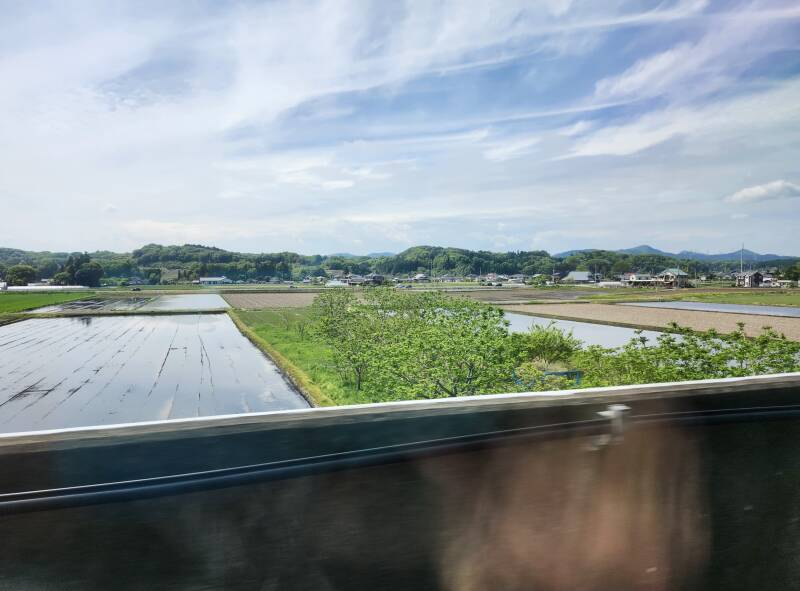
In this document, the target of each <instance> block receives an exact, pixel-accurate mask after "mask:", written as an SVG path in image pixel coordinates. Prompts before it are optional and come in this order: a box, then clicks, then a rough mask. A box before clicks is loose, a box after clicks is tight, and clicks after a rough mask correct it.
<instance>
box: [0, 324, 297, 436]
mask: <svg viewBox="0 0 800 591" xmlns="http://www.w3.org/2000/svg"><path fill="white" fill-rule="evenodd" d="M0 375H2V376H3V380H2V382H0V432H6V433H9V432H17V431H27V430H40V429H56V428H65V427H77V426H86V425H107V424H114V423H128V422H138V421H151V420H162V419H176V418H188V417H197V416H211V415H220V414H236V413H245V412H257V411H266V410H284V409H291V408H303V407H306V406H308V405H307V403H306V402H305V400H304V399H303V398H302V397H301V396H300V395H299V394H298V393H297V392H295V391H294V390H293V388H292V387H291V386H290V385H289V384H288V383H287V382H286V381H285V380H284V378H283V377H282V375H281V374H280V372H279V371H278V369H277V367H276V366H275V365H274V364H273V363H272V362H271V361H270V360H268V359H267V358H265V357H264V356H263V355H262V354H261V352H260V351H259V350H258V349H256V348H255V347H254V346H253V345H252V344H251V343H250V342H249V341H248V340H247V339H246V338H245V337H244V336H242V334H241V333H240V332H239V331H238V329H237V328H236V326H235V325H234V324H233V322H232V321H231V319H230V318H229V317H228V316H227V315H224V314H193V315H177V316H172V315H170V316H99V317H98V316H96V317H92V316H81V317H78V318H36V319H31V320H25V321H23V322H18V323H15V324H10V325H7V326H3V327H0Z"/></svg>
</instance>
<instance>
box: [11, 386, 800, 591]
mask: <svg viewBox="0 0 800 591" xmlns="http://www.w3.org/2000/svg"><path fill="white" fill-rule="evenodd" d="M798 411H800V375H797V374H792V375H784V376H767V377H756V378H742V379H729V380H717V381H708V382H693V383H681V384H660V385H657V386H642V387H638V386H637V387H627V388H611V389H596V390H584V391H582V392H580V393H575V394H570V393H566V394H562V393H560V394H559V395H556V396H554V395H546V394H545V395H525V394H522V395H509V396H502V395H501V396H484V397H480V398H464V399H457V400H439V401H434V402H409V403H398V404H390V405H385V404H384V405H370V406H361V407H358V406H356V407H348V408H332V409H311V410H298V411H286V412H273V413H263V414H259V415H237V416H232V417H222V418H211V419H192V420H185V421H178V422H175V421H172V422H169V423H164V422H159V423H150V424H140V425H132V426H124V427H110V428H91V429H78V430H71V431H58V432H52V433H42V434H35V433H28V434H22V435H6V436H0V466H2V470H1V471H0V486H2V492H3V493H4V494H3V495H2V496H1V497H0V572H2V573H3V578H2V586H3V588H9V589H44V588H58V589H86V588H94V589H101V588H102V589H112V588H113V589H160V588H175V589H217V588H225V589H317V590H327V589H446V590H459V591H462V590H467V591H469V590H478V589H509V590H517V589H519V590H522V589H609V590H610V589H614V590H619V589H655V590H661V589H731V588H736V589H759V590H761V589H788V588H793V587H795V586H796V585H797V584H798V581H800V561H798V560H797V558H796V557H797V556H798V550H800V459H798V458H800V453H798V452H799V451H800V449H799V448H800V420H798V419H799V418H800V414H798Z"/></svg>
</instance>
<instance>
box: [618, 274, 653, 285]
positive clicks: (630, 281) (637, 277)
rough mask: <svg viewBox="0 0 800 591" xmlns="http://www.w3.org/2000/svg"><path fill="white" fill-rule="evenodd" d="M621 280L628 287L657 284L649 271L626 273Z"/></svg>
mask: <svg viewBox="0 0 800 591" xmlns="http://www.w3.org/2000/svg"><path fill="white" fill-rule="evenodd" d="M621 281H622V284H623V285H625V286H626V287H652V286H653V285H655V279H654V278H653V276H652V275H650V274H649V273H625V274H624V275H623V276H622V279H621Z"/></svg>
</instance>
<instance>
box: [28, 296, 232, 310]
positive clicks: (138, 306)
mask: <svg viewBox="0 0 800 591" xmlns="http://www.w3.org/2000/svg"><path fill="white" fill-rule="evenodd" d="M226 308H230V306H229V305H228V303H227V302H226V301H225V300H224V299H222V296H220V295H217V294H215V293H209V294H183V295H180V294H178V295H162V296H156V297H148V296H138V297H126V298H88V299H82V300H78V301H75V302H64V303H61V304H54V305H52V306H45V307H43V308H37V309H36V310H33V312H122V311H131V310H139V311H143V312H151V311H175V312H176V311H179V310H180V311H183V310H198V311H199V310H225V309H226Z"/></svg>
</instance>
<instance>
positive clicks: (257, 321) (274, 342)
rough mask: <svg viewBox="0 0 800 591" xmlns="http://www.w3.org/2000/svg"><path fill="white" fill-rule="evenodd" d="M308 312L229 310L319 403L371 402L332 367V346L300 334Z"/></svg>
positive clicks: (234, 318)
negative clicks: (299, 326) (299, 329)
mask: <svg viewBox="0 0 800 591" xmlns="http://www.w3.org/2000/svg"><path fill="white" fill-rule="evenodd" d="M309 313H310V309H309V308H287V309H281V310H231V311H229V314H230V316H231V318H233V320H234V322H237V321H238V322H237V325H238V326H239V328H240V329H242V332H243V333H244V334H245V336H247V337H248V338H250V340H251V341H253V342H254V343H255V344H256V345H257V346H259V347H260V348H261V349H262V350H263V351H264V352H265V353H267V354H268V355H269V356H270V357H272V359H273V360H274V361H275V362H276V364H277V365H278V366H279V367H280V368H281V369H282V370H283V371H284V372H285V373H287V374H288V375H289V376H290V377H291V378H292V380H293V381H294V382H295V384H296V385H298V386H299V387H300V388H301V389H302V390H303V391H304V392H305V394H306V395H307V397H308V398H310V399H312V400H313V402H314V403H315V404H316V405H317V406H329V405H339V404H361V403H366V402H372V401H371V400H368V399H366V398H365V397H364V396H363V395H362V394H361V393H359V392H357V391H356V390H355V388H353V387H352V386H350V385H349V384H346V383H344V381H343V380H342V378H341V376H340V375H339V373H338V372H337V371H336V370H335V368H334V366H333V354H332V351H331V348H330V347H328V346H327V345H324V344H322V343H319V342H317V341H315V340H314V339H312V338H311V336H310V335H308V334H306V335H305V336H301V335H300V333H299V331H298V325H302V323H307V322H308V320H309ZM248 332H250V333H251V334H248ZM254 337H255V338H254Z"/></svg>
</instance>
